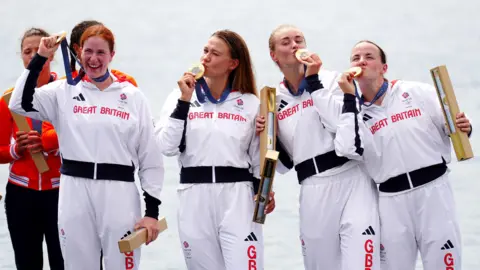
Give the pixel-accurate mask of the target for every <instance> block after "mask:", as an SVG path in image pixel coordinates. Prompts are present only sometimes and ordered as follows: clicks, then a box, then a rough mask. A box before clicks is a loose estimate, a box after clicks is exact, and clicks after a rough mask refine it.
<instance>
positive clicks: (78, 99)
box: [73, 93, 85, 101]
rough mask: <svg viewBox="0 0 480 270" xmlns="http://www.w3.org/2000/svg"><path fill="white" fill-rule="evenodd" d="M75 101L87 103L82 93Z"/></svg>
mask: <svg viewBox="0 0 480 270" xmlns="http://www.w3.org/2000/svg"><path fill="white" fill-rule="evenodd" d="M73 99H75V100H77V101H85V98H84V97H83V95H82V93H80V94H79V95H78V96H75V97H73Z"/></svg>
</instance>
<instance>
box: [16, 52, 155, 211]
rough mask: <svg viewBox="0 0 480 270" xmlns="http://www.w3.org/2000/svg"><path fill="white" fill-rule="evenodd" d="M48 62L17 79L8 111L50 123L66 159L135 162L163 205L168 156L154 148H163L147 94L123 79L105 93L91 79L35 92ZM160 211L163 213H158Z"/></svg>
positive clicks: (142, 180) (148, 189) (145, 187)
mask: <svg viewBox="0 0 480 270" xmlns="http://www.w3.org/2000/svg"><path fill="white" fill-rule="evenodd" d="M45 60H46V58H44V57H41V56H39V55H37V56H35V58H33V59H32V61H31V63H30V65H29V66H28V68H27V69H26V70H25V71H24V72H23V74H22V76H21V77H20V78H19V79H18V80H17V83H16V85H15V90H14V91H13V94H12V97H11V100H10V104H9V108H10V109H11V110H12V111H13V112H15V113H18V114H21V115H25V116H28V117H31V118H34V119H38V120H42V121H43V120H45V121H48V122H51V123H52V124H53V125H54V126H55V130H56V132H57V134H58V140H59V145H60V149H61V155H62V158H63V159H67V160H73V161H84V162H91V163H96V164H100V163H108V164H118V165H126V166H132V164H133V165H134V166H135V168H138V176H139V178H140V183H141V187H142V189H143V190H144V191H145V192H146V193H147V194H145V196H146V201H147V197H148V198H150V199H154V201H155V200H158V201H160V193H161V190H162V185H163V177H164V175H163V173H164V169H163V157H162V155H161V153H160V152H159V151H156V150H155V149H159V147H158V145H157V144H156V142H155V139H154V125H153V118H152V116H151V113H150V111H149V105H148V101H147V99H146V98H145V96H144V94H143V93H142V92H141V91H139V89H138V88H136V87H134V86H133V85H131V84H130V83H128V82H120V81H115V82H114V83H113V84H111V85H110V86H109V87H108V88H107V89H105V90H103V91H99V90H98V88H96V87H95V86H94V85H93V84H92V83H89V82H87V81H81V82H79V83H78V84H77V85H76V86H72V85H69V84H67V82H66V80H58V81H55V82H53V83H50V84H47V85H45V86H43V87H40V88H34V86H35V85H36V80H37V79H36V78H38V73H39V71H40V70H41V68H42V66H43V63H45ZM115 79H116V78H115ZM24 89H25V90H24ZM92 178H95V176H93V177H92ZM151 197H153V198H151ZM147 206H148V205H147ZM155 207H158V204H157V205H155ZM155 212H157V215H158V210H156V211H155Z"/></svg>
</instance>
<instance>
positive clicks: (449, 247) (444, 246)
mask: <svg viewBox="0 0 480 270" xmlns="http://www.w3.org/2000/svg"><path fill="white" fill-rule="evenodd" d="M451 248H454V246H453V244H452V242H450V240H447V242H446V243H445V245H443V247H442V248H441V250H446V249H451Z"/></svg>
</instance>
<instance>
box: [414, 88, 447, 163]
mask: <svg viewBox="0 0 480 270" xmlns="http://www.w3.org/2000/svg"><path fill="white" fill-rule="evenodd" d="M420 89H421V92H420V93H419V94H420V95H421V97H422V103H423V107H424V110H425V111H426V112H427V113H428V114H429V115H430V118H431V119H432V122H433V124H434V125H435V128H436V129H437V130H438V133H439V134H440V136H441V138H442V145H441V146H440V149H439V150H440V152H441V153H442V156H443V158H444V159H445V161H446V162H447V163H450V161H451V144H450V136H449V130H448V128H447V122H446V121H445V116H444V115H443V109H442V105H441V104H440V100H439V98H438V95H437V90H436V89H435V87H434V86H433V85H429V84H421V85H420ZM452 120H453V123H452V124H453V125H456V124H455V119H452Z"/></svg>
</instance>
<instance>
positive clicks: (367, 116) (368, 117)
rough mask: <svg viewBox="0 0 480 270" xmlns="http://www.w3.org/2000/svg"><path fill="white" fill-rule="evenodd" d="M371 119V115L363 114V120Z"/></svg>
mask: <svg viewBox="0 0 480 270" xmlns="http://www.w3.org/2000/svg"><path fill="white" fill-rule="evenodd" d="M370 119H372V117H371V116H370V115H368V114H364V115H363V122H367V121H368V120H370Z"/></svg>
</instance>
